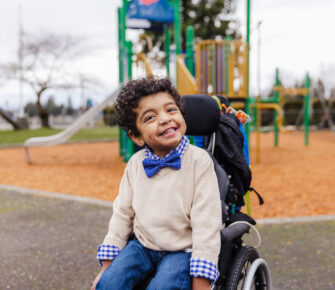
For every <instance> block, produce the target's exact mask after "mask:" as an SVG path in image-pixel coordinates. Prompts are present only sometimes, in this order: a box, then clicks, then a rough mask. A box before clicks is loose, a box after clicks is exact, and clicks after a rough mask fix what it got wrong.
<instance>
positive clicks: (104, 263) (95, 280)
mask: <svg viewBox="0 0 335 290" xmlns="http://www.w3.org/2000/svg"><path fill="white" fill-rule="evenodd" d="M111 263H112V261H109V260H104V261H102V267H101V270H100V272H99V273H98V275H97V276H96V277H95V279H94V281H93V283H92V285H91V290H95V286H97V284H98V282H99V280H100V278H101V275H102V273H103V272H105V270H106V269H107V268H108V267H109V265H110V264H111Z"/></svg>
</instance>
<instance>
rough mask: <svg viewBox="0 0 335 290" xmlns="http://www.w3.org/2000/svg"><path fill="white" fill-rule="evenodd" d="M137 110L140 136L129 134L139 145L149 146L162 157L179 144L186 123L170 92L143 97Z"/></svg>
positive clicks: (137, 125) (137, 124)
mask: <svg viewBox="0 0 335 290" xmlns="http://www.w3.org/2000/svg"><path fill="white" fill-rule="evenodd" d="M135 112H136V114H137V118H136V127H137V129H138V131H139V132H140V136H138V137H136V136H134V135H133V134H131V133H130V134H129V135H130V138H131V139H132V140H133V141H134V142H135V143H136V144H137V145H139V146H144V145H147V146H149V147H150V149H151V150H152V151H153V152H154V153H155V154H156V155H157V156H160V157H162V156H164V155H166V154H168V153H170V152H171V151H172V150H173V149H174V148H175V147H177V146H178V144H179V143H180V141H181V139H182V137H183V136H184V134H185V132H186V123H185V120H184V118H183V115H182V114H181V112H180V110H179V108H178V106H177V105H176V103H175V101H174V99H173V97H172V96H171V95H170V94H168V93H166V92H160V93H157V94H155V95H151V96H147V97H143V98H142V99H140V101H139V103H138V107H137V108H136V109H135Z"/></svg>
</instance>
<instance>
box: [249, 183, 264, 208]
mask: <svg viewBox="0 0 335 290" xmlns="http://www.w3.org/2000/svg"><path fill="white" fill-rule="evenodd" d="M248 190H249V191H253V192H254V193H256V195H257V197H258V201H259V204H260V205H262V204H264V200H263V198H262V196H261V195H260V194H259V193H258V192H257V191H256V190H255V189H254V188H253V187H249V189H248Z"/></svg>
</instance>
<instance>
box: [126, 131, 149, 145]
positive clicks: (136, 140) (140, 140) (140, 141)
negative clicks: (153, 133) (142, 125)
mask: <svg viewBox="0 0 335 290" xmlns="http://www.w3.org/2000/svg"><path fill="white" fill-rule="evenodd" d="M128 136H129V138H130V139H131V140H132V141H133V142H134V143H135V144H136V145H137V146H141V147H142V146H144V145H145V142H144V140H143V138H142V136H141V135H139V136H135V135H134V134H133V133H132V132H131V131H129V132H128Z"/></svg>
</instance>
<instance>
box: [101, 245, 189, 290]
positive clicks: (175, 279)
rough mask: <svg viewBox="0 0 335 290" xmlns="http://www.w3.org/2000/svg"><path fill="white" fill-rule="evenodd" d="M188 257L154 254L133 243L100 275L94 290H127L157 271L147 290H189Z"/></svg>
mask: <svg viewBox="0 0 335 290" xmlns="http://www.w3.org/2000/svg"><path fill="white" fill-rule="evenodd" d="M190 259H191V253H185V252H184V251H178V252H167V251H154V250H150V249H148V248H145V247H143V246H142V245H141V244H140V242H139V241H138V240H132V241H130V242H129V243H128V245H127V246H126V247H125V248H124V249H123V250H122V251H121V252H120V254H119V255H118V256H117V257H116V258H115V260H114V261H113V262H112V264H111V265H110V266H109V267H108V268H107V269H106V270H105V271H104V272H103V274H102V276H101V278H100V280H99V282H98V284H97V286H96V288H95V289H96V290H107V289H108V290H110V289H113V290H128V289H133V288H134V287H136V286H138V285H140V284H141V283H143V281H144V280H145V279H146V277H147V276H148V275H149V274H150V273H151V272H152V271H157V272H156V275H155V276H154V278H153V279H152V280H151V281H150V284H149V285H148V287H147V288H146V289H148V290H158V289H162V290H168V289H176V290H177V289H178V290H184V289H185V290H186V289H187V290H189V289H191V276H190Z"/></svg>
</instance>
